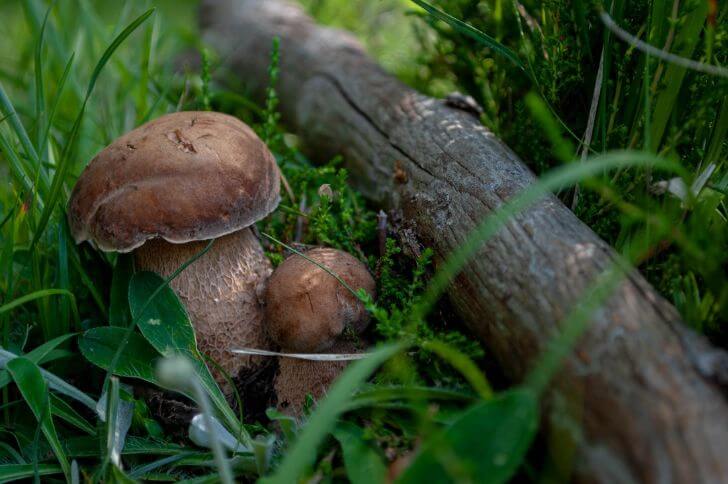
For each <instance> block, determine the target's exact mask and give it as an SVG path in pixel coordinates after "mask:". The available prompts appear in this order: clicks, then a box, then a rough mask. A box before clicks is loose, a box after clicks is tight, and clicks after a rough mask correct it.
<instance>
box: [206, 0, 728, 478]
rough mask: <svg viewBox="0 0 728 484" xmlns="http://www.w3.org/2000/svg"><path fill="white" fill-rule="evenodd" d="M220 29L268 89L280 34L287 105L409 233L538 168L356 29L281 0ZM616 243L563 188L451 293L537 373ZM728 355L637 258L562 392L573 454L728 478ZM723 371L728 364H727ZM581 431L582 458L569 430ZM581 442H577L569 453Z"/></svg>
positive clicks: (572, 362) (623, 469)
mask: <svg viewBox="0 0 728 484" xmlns="http://www.w3.org/2000/svg"><path fill="white" fill-rule="evenodd" d="M200 15H201V20H202V26H203V31H204V34H205V38H206V40H207V41H208V42H209V43H211V45H212V46H214V47H215V48H216V49H217V50H218V52H220V53H221V54H222V56H223V63H224V65H226V66H227V67H229V68H231V69H232V71H233V72H234V73H235V74H236V75H237V76H239V78H240V79H242V80H243V81H244V82H245V83H246V85H247V86H249V87H250V88H251V90H252V92H253V93H254V94H257V95H260V94H262V92H263V90H264V88H265V87H266V85H267V82H268V79H267V75H266V69H267V66H268V62H269V52H270V48H271V44H272V38H273V36H274V35H278V36H280V39H281V78H280V84H279V86H278V91H279V96H280V99H281V108H282V112H283V115H284V118H285V120H286V121H287V122H288V123H289V124H290V126H291V127H292V129H293V130H294V131H296V132H297V133H298V134H299V135H300V136H301V138H302V140H303V142H304V143H305V145H306V146H307V148H308V150H309V152H310V153H313V154H314V156H316V157H319V158H321V159H327V158H328V157H330V156H332V155H335V154H343V155H344V156H345V158H346V163H347V167H348V168H349V170H350V172H351V179H352V181H353V182H354V183H355V184H356V185H357V187H358V188H359V189H360V190H361V191H362V192H363V193H364V194H366V196H368V197H369V198H370V199H372V200H374V201H376V202H378V203H380V204H381V205H383V206H386V207H389V208H390V209H393V210H394V212H395V213H399V214H401V216H402V219H403V220H404V221H405V223H404V224H403V226H402V227H401V228H400V232H401V233H400V235H402V236H404V237H405V238H406V239H407V240H410V241H414V243H415V244H422V245H424V246H430V247H432V248H433V249H434V250H435V252H436V254H437V259H438V261H441V260H442V259H443V258H444V257H446V256H447V254H449V253H451V252H452V251H453V250H454V249H455V248H456V247H458V246H459V245H460V244H461V243H462V242H463V240H464V239H465V236H466V234H468V233H469V232H470V231H471V230H472V229H473V227H474V226H475V224H476V222H477V221H480V220H481V219H483V217H485V216H487V215H488V214H489V213H491V212H492V211H493V210H494V209H496V208H497V207H499V206H501V205H502V204H503V202H504V201H505V200H508V199H509V198H511V197H512V196H513V195H514V194H516V193H518V192H520V191H521V190H523V189H524V188H526V187H527V186H528V185H529V184H531V183H533V182H534V175H533V174H532V173H531V172H530V171H529V170H528V169H527V168H526V166H525V165H524V164H523V163H522V162H521V161H520V160H519V159H518V157H517V156H516V155H515V154H514V153H513V152H512V151H511V150H509V149H508V148H507V147H506V146H505V145H504V144H503V143H502V142H501V141H499V140H498V139H497V138H496V137H495V136H494V135H493V134H492V133H490V132H489V131H488V130H487V129H486V128H484V127H483V126H482V125H481V124H480V123H479V122H478V120H477V119H476V118H475V117H474V116H472V115H471V114H469V113H468V112H466V111H461V110H458V109H455V108H453V107H451V106H448V105H447V103H445V102H443V101H440V100H436V99H432V98H429V97H426V96H423V95H421V94H419V93H417V92H415V91H413V90H412V89H410V88H408V87H406V86H404V85H402V84H401V83H400V82H398V81H397V80H396V79H394V78H393V77H391V76H390V75H388V74H387V73H385V72H383V70H382V69H381V68H379V67H378V66H377V65H376V64H375V63H374V62H372V61H371V60H370V59H369V58H368V57H367V56H366V55H365V54H364V52H363V49H362V48H361V46H360V45H359V43H358V42H357V41H356V40H354V39H353V38H352V37H351V36H350V35H348V34H346V33H344V32H341V31H338V30H334V29H329V28H323V27H319V26H317V25H315V24H314V23H313V22H312V21H311V20H310V19H309V18H308V17H307V16H306V15H305V14H303V13H302V12H301V10H300V8H298V7H296V6H293V5H290V4H288V3H284V2H282V1H279V0H206V1H203V5H202V7H201V10H200ZM614 259H615V253H614V251H613V249H612V248H611V247H609V246H608V245H607V244H606V243H605V242H604V241H602V240H600V239H599V238H598V237H597V236H596V235H595V234H594V233H593V232H592V231H591V230H590V229H589V228H588V227H586V226H585V225H584V224H583V223H582V222H580V221H579V220H578V219H577V218H576V217H575V216H574V215H573V214H572V212H571V211H569V210H568V209H567V208H566V207H565V206H564V205H563V204H562V203H561V202H560V201H559V200H558V199H557V198H555V197H551V196H550V197H547V198H545V199H544V200H542V201H541V202H540V203H538V204H536V205H534V206H532V207H531V208H529V209H528V210H526V211H525V212H523V213H522V214H521V215H520V216H518V217H516V218H515V219H513V220H512V221H511V222H510V223H508V225H507V226H506V227H505V228H503V229H502V230H500V231H499V233H498V234H497V235H496V236H495V237H494V238H493V239H491V240H490V241H489V242H488V243H487V244H486V245H485V246H484V247H483V248H482V249H481V250H480V251H479V252H478V254H477V256H476V257H475V258H473V259H472V260H471V261H470V262H469V264H468V265H467V267H466V269H465V270H464V271H462V273H461V274H460V275H459V276H458V277H457V278H456V280H455V281H454V282H453V284H452V286H451V288H450V289H449V292H448V294H449V297H450V298H451V300H452V302H453V303H454V305H455V307H456V309H457V311H458V312H459V314H460V316H461V317H462V318H463V320H464V321H465V322H466V323H467V324H468V326H469V327H470V328H471V329H472V330H473V332H474V333H475V334H476V335H477V336H478V337H479V338H480V339H481V340H482V341H483V342H484V344H485V345H486V346H487V348H488V349H489V351H490V353H489V354H490V355H491V356H493V357H495V358H496V359H497V361H498V363H499V364H500V365H501V366H502V367H503V368H504V370H505V371H506V372H507V374H508V375H509V376H510V377H512V378H513V379H515V380H516V381H517V380H519V379H521V378H523V377H524V375H525V374H526V373H527V372H528V371H529V369H530V368H531V366H532V365H533V363H534V361H535V360H536V358H537V357H538V355H539V353H540V352H541V350H542V349H543V348H544V345H545V343H546V342H547V341H549V339H550V338H552V337H553V336H554V335H555V334H556V332H557V331H558V328H559V323H560V321H562V319H563V318H564V317H565V315H566V314H568V313H569V311H570V309H571V308H572V307H573V306H574V303H575V302H576V301H578V300H579V298H580V296H581V295H582V293H583V291H584V289H585V288H586V287H588V286H589V284H590V283H592V282H593V281H594V279H595V276H596V275H597V274H599V273H600V272H601V271H603V270H604V269H605V268H606V267H608V266H609V265H610V264H611V263H612V261H613V260H614ZM724 363H725V355H724V353H722V352H720V351H719V350H715V349H713V348H711V347H710V346H709V345H708V344H707V343H706V342H705V341H704V340H703V338H702V337H700V336H698V335H695V334H693V333H691V332H689V331H687V330H686V329H685V328H684V326H683V324H682V323H681V321H680V318H679V315H678V314H677V312H676V311H675V309H674V308H673V307H672V306H671V305H670V304H669V303H668V302H666V301H665V300H664V299H663V298H662V297H660V296H659V295H658V294H657V293H656V292H655V290H654V289H653V288H652V287H651V286H650V285H649V284H648V283H647V282H646V281H645V280H644V279H643V278H642V277H641V276H640V275H639V274H637V273H636V272H635V273H632V274H630V275H629V277H628V278H627V279H626V280H625V281H624V283H623V284H621V285H620V286H619V288H618V289H617V290H616V291H615V293H614V294H613V295H612V297H611V298H610V299H609V300H608V302H607V303H606V304H605V305H604V306H603V307H602V308H601V309H600V310H599V311H597V312H596V313H595V314H594V316H593V318H592V321H591V326H590V329H589V331H588V332H587V334H586V335H585V336H584V337H583V338H582V339H581V341H580V343H579V345H578V347H577V349H576V351H575V352H574V354H573V356H571V357H570V358H569V360H568V362H567V363H566V365H565V366H564V368H563V370H562V371H560V372H559V374H558V376H557V377H556V379H555V381H554V383H553V385H552V387H551V388H550V390H549V395H548V398H547V402H548V405H547V406H546V418H545V420H546V423H547V425H546V432H547V440H548V441H550V442H554V441H556V440H558V446H554V448H560V449H562V451H561V454H562V455H560V456H557V457H556V460H557V463H558V464H559V465H561V466H563V467H564V468H566V469H571V468H572V467H573V468H574V469H575V472H576V476H577V477H578V478H580V479H583V480H588V481H599V482H631V481H641V482H728V459H727V458H726V457H725V452H726V449H728V404H727V403H726V400H725V398H724V395H723V393H722V391H721V389H720V388H719V386H718V385H717V384H715V383H714V382H715V380H716V379H717V378H718V377H720V376H721V375H722V377H723V378H725V366H723V367H721V366H720V364H724ZM721 370H722V372H723V373H720V371H721ZM570 441H573V442H574V443H575V445H576V449H577V450H576V452H575V454H574V457H573V461H571V460H570V459H569V455H568V454H569V453H568V452H564V449H568V447H569V442H570ZM564 454H566V455H564Z"/></svg>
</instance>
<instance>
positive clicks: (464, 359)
mask: <svg viewBox="0 0 728 484" xmlns="http://www.w3.org/2000/svg"><path fill="white" fill-rule="evenodd" d="M422 347H423V349H426V350H429V351H432V352H433V353H435V354H436V355H437V356H439V357H440V358H442V359H443V360H445V361H446V362H447V363H449V364H450V365H451V366H452V367H453V368H455V369H456V370H457V371H459V372H460V374H461V375H462V376H463V377H464V378H465V380H467V382H468V383H470V386H472V387H473V389H474V390H475V391H476V392H477V393H478V395H480V398H482V399H484V400H489V399H491V398H493V389H492V388H491V387H490V383H488V380H486V379H485V377H484V376H483V372H482V371H481V370H480V368H478V365H476V364H475V362H473V360H471V359H470V358H468V356H466V355H465V354H463V353H462V352H461V351H459V350H458V349H457V348H454V347H452V346H450V345H448V344H446V343H444V342H442V341H438V340H432V341H426V342H424V343H423V345H422Z"/></svg>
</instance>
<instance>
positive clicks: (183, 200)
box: [68, 112, 280, 252]
mask: <svg viewBox="0 0 728 484" xmlns="http://www.w3.org/2000/svg"><path fill="white" fill-rule="evenodd" d="M279 181H280V173H279V171H278V167H277V165H276V162H275V159H274V157H273V155H272V154H271V153H270V151H269V150H268V148H267V147H266V146H265V144H264V143H263V142H262V141H261V140H260V139H259V138H258V137H257V136H256V135H255V133H254V132H253V131H252V130H251V129H250V128H249V127H248V126H247V125H246V124H245V123H243V122H241V121H240V120H238V119H236V118H234V117H232V116H228V115H226V114H221V113H214V112H180V113H172V114H168V115H166V116H162V117H160V118H157V119H155V120H153V121H150V122H148V123H146V124H144V125H142V126H140V127H138V128H136V129H134V130H133V131H131V132H129V133H127V134H125V135H123V136H121V137H120V138H119V139H117V140H116V141H114V142H113V143H111V144H110V145H109V146H107V147H106V148H105V149H104V150H103V151H101V152H100V153H99V154H98V155H97V156H96V157H95V158H94V159H93V160H92V161H91V163H89V165H88V166H87V167H86V170H85V171H84V172H83V174H82V175H81V177H80V178H79V179H78V182H77V183H76V186H75V187H74V189H73V193H72V195H71V199H70V201H69V205H68V219H69V223H70V226H71V231H72V234H73V236H74V238H75V239H76V242H77V243H81V242H83V241H84V240H92V241H93V242H95V244H96V245H97V246H98V247H99V248H100V249H101V250H105V251H111V250H113V251H119V252H129V251H131V250H133V249H135V248H137V247H139V246H141V245H142V244H144V242H145V241H146V240H149V239H153V238H157V237H159V238H162V239H165V240H167V241H169V242H172V243H178V244H179V243H186V242H192V241H198V240H206V239H212V238H215V237H220V236H222V235H226V234H229V233H232V232H235V231H237V230H239V229H242V228H244V227H248V226H250V225H252V224H253V223H255V222H256V221H257V220H260V219H261V218H263V217H265V216H266V215H268V214H269V213H270V212H272V211H273V210H274V209H275V208H276V207H277V205H278V201H279V199H280V197H279Z"/></svg>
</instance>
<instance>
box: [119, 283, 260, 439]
mask: <svg viewBox="0 0 728 484" xmlns="http://www.w3.org/2000/svg"><path fill="white" fill-rule="evenodd" d="M164 284H165V282H164V280H163V279H162V278H161V277H159V276H158V275H157V274H155V273H153V272H138V273H136V274H134V275H133V276H132V278H131V282H130V283H129V307H130V308H131V314H132V318H133V319H134V321H136V322H137V326H138V327H139V329H140V330H141V332H142V334H143V335H144V337H145V338H146V339H147V341H149V343H150V344H151V345H152V346H153V347H154V348H155V349H156V350H157V351H158V352H159V353H160V354H162V355H164V356H174V355H182V356H185V357H187V358H188V359H189V360H190V361H191V363H192V365H193V366H194V369H195V373H197V376H198V377H199V379H200V383H201V384H202V386H203V387H204V389H205V391H206V392H207V393H208V395H209V396H210V400H212V403H213V404H214V406H215V408H216V410H217V411H218V412H219V413H220V414H221V415H222V416H223V417H225V420H226V422H227V424H228V426H229V430H231V432H232V433H233V434H238V433H239V430H240V423H239V422H238V419H237V417H236V415H235V413H234V412H233V411H232V409H231V408H230V406H229V405H228V404H227V401H226V400H225V395H223V393H222V391H221V390H220V388H219V387H218V386H217V383H215V379H214V378H213V377H212V375H211V374H210V371H209V370H208V368H207V366H206V365H205V363H204V362H203V361H202V356H201V355H200V352H199V351H198V350H197V341H196V340H195V330H194V329H193V327H192V323H191V322H190V318H189V316H188V315H187V311H186V310H185V308H184V306H183V305H182V303H181V302H180V300H179V298H177V295H176V294H175V293H174V291H172V289H171V288H170V287H169V285H164ZM161 285H164V287H163V288H162V289H161V290H159V291H158V292H157V294H156V295H155V297H154V298H152V300H151V301H149V295H150V294H153V293H154V292H155V291H157V290H158V288H159V287H160V286H161ZM245 438H247V434H246V435H245V436H244V439H245ZM246 443H249V442H246Z"/></svg>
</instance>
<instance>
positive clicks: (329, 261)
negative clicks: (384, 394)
mask: <svg viewBox="0 0 728 484" xmlns="http://www.w3.org/2000/svg"><path fill="white" fill-rule="evenodd" d="M304 255H305V256H306V257H307V258H309V259H311V260H313V261H315V262H317V263H319V264H321V265H323V266H324V267H326V268H327V269H329V270H331V271H332V272H333V273H334V274H336V275H338V276H339V277H340V278H341V279H342V280H343V281H344V282H346V284H347V285H349V287H350V288H352V289H353V290H355V291H356V290H359V289H364V290H365V291H366V292H367V293H369V295H370V296H372V297H374V296H375V291H376V283H375V282H374V279H373V278H372V276H371V274H370V273H369V270H367V268H366V266H365V265H364V264H362V263H361V262H360V261H359V260H357V259H356V258H355V257H354V256H352V255H351V254H348V253H346V252H342V251H340V250H336V249H330V248H317V249H312V250H309V251H308V252H306V253H305V254H304ZM265 303H266V309H265V316H266V317H265V327H266V329H267V330H268V333H269V334H270V336H271V339H272V340H273V342H274V343H276V344H278V345H280V346H281V348H282V350H283V351H284V352H313V353H320V352H330V353H355V352H357V350H356V346H355V344H354V342H352V341H350V337H351V336H355V335H358V334H360V333H362V332H363V331H364V330H365V329H366V327H367V325H368V324H369V314H368V313H367V311H366V308H364V305H363V304H362V303H361V301H359V299H358V298H357V297H356V296H354V295H353V294H352V293H351V292H350V291H349V289H347V288H346V287H345V286H344V285H343V284H341V282H340V281H338V280H337V279H336V278H335V277H333V276H332V275H331V274H329V273H328V272H326V271H324V270H323V269H321V268H320V267H318V266H317V265H316V264H314V263H312V262H311V261H309V260H307V259H306V258H304V257H301V256H299V255H293V256H291V257H289V258H288V259H286V260H285V261H283V263H282V264H281V265H280V266H278V268H277V269H276V270H275V272H273V275H272V276H271V278H270V280H269V282H268V288H267V290H266V298H265ZM346 365H347V363H346V362H345V361H308V360H299V359H293V358H286V357H283V358H280V360H279V370H278V374H277V375H276V379H275V382H274V386H275V390H276V396H277V398H278V408H279V410H280V411H282V412H285V413H288V414H292V415H300V414H301V411H302V410H303V405H304V403H305V401H306V395H308V394H310V395H312V396H313V398H314V399H315V400H317V399H319V398H321V397H322V396H324V394H325V393H326V390H327V389H328V387H329V385H330V384H331V383H332V382H333V381H334V380H335V379H336V377H338V376H339V374H340V373H341V372H342V371H343V370H344V368H346Z"/></svg>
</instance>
